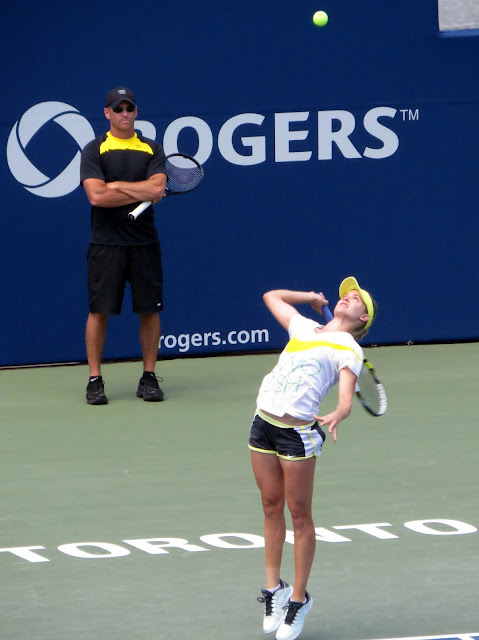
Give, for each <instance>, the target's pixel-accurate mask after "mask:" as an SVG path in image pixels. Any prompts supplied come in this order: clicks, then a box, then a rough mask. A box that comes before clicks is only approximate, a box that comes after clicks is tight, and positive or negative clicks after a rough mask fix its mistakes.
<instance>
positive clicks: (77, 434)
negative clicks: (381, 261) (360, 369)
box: [0, 343, 479, 640]
mask: <svg viewBox="0 0 479 640" xmlns="http://www.w3.org/2000/svg"><path fill="white" fill-rule="evenodd" d="M367 354H368V357H369V358H370V359H371V360H372V362H373V363H374V364H375V365H376V368H377V370H378V373H379V374H380V376H381V377H382V378H383V381H384V383H385V386H386V389H387V391H388V399H389V409H388V412H387V413H386V415H385V416H383V417H381V418H377V419H375V418H371V417H370V416H368V414H366V412H364V411H363V409H362V408H361V407H360V406H359V404H356V406H355V409H354V411H353V414H352V416H351V417H350V418H349V419H348V420H347V421H346V422H344V423H343V424H342V425H341V428H340V433H339V440H338V443H337V444H336V445H334V446H333V444H332V438H329V439H328V440H327V442H326V445H325V447H324V448H323V454H322V456H321V458H320V459H319V461H318V467H317V474H316V488H315V499H314V500H315V502H314V504H315V525H316V527H317V532H318V538H319V540H318V546H317V552H316V559H315V565H314V567H313V572H312V576H311V580H310V583H309V590H310V592H311V594H312V596H313V598H314V601H315V605H314V607H313V609H312V611H311V613H310V614H309V616H308V618H307V620H306V623H305V628H304V631H303V633H302V635H301V638H304V640H312V639H313V638H321V639H324V640H326V639H327V640H336V639H337V640H361V639H362V640H369V639H375V638H402V637H408V636H414V637H418V636H421V637H422V636H427V637H432V636H447V637H456V636H457V635H462V637H466V636H467V637H472V635H469V636H468V634H474V633H475V634H476V636H477V634H478V633H479V612H478V611H479V610H478V606H477V601H478V597H477V594H478V593H479V571H478V568H479V533H478V532H477V529H476V528H477V527H478V526H479V492H478V482H477V449H478V444H479V436H478V431H477V408H476V393H477V390H478V388H479V385H478V382H479V374H478V367H477V362H478V361H479V344H478V343H473V344H456V345H437V346H410V347H381V348H376V349H368V350H367ZM276 359H277V356H276V355H247V356H231V357H215V358H198V359H189V360H187V359H178V360H169V361H165V362H162V363H159V366H158V373H159V374H160V375H162V377H163V378H164V379H165V383H164V385H162V386H163V387H164V390H165V393H166V401H165V402H163V403H160V404H156V403H146V402H143V401H142V400H139V399H137V398H136V397H135V391H136V385H137V382H138V378H139V375H140V373H141V370H140V367H141V364H140V363H119V364H117V363H115V364H107V365H105V366H104V367H103V377H104V379H105V381H106V392H107V394H108V397H109V399H110V404H109V405H107V406H100V407H92V406H88V405H87V404H86V402H85V401H84V388H85V385H86V381H87V379H88V374H87V368H86V367H85V366H70V367H49V368H36V369H17V370H5V371H1V372H0V380H1V427H0V433H1V448H0V547H1V549H2V552H1V553H0V638H1V639H2V640H20V639H24V638H28V639H35V640H83V639H89V640H90V639H92V640H93V639H95V640H96V639H98V640H110V639H115V640H152V639H156V638H158V639H166V638H174V639H175V640H186V639H190V638H195V640H211V639H217V638H251V639H254V638H258V639H259V638H261V637H263V633H262V629H261V618H262V612H263V611H262V606H261V605H260V604H258V603H257V601H256V596H257V595H259V593H260V591H259V590H260V587H261V586H263V579H264V578H263V549H262V547H261V540H262V538H261V536H262V512H261V506H260V500H259V493H258V491H257V489H256V486H255V484H254V480H253V477H252V473H251V470H250V463H249V451H248V449H247V444H246V443H247V436H248V430H249V425H250V422H251V418H252V415H253V411H254V408H255V405H254V402H255V397H256V392H257V389H258V386H259V383H260V381H261V379H262V377H263V375H264V374H265V373H267V372H268V370H269V369H270V368H271V366H272V364H273V362H274V361H275V360H276ZM334 400H335V396H334V392H333V394H332V396H331V397H330V398H329V404H328V406H329V405H330V404H332V403H333V402H334ZM283 573H284V575H283V577H284V578H285V579H286V580H288V581H291V580H292V579H293V558H292V546H290V545H286V549H285V563H284V572H283Z"/></svg>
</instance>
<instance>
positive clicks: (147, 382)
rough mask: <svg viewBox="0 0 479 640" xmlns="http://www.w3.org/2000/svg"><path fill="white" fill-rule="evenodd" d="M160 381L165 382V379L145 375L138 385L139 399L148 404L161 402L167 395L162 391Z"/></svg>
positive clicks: (151, 374)
mask: <svg viewBox="0 0 479 640" xmlns="http://www.w3.org/2000/svg"><path fill="white" fill-rule="evenodd" d="M158 381H160V382H163V378H157V377H156V376H155V374H154V373H149V372H148V373H143V375H142V376H141V378H140V382H139V383H138V391H137V392H136V397H137V398H143V400H146V401H147V402H161V401H162V400H163V398H164V397H165V394H164V393H163V391H162V390H161V389H160V385H159V384H158Z"/></svg>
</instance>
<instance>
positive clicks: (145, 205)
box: [128, 202, 153, 220]
mask: <svg viewBox="0 0 479 640" xmlns="http://www.w3.org/2000/svg"><path fill="white" fill-rule="evenodd" d="M150 204H153V203H152V202H141V203H140V204H139V205H138V206H137V207H135V208H134V209H133V211H130V213H129V214H128V217H129V218H130V220H136V219H137V218H138V216H139V215H140V214H142V213H143V211H145V209H148V207H149V206H150Z"/></svg>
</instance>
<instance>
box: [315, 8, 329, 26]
mask: <svg viewBox="0 0 479 640" xmlns="http://www.w3.org/2000/svg"><path fill="white" fill-rule="evenodd" d="M313 22H314V24H315V25H316V26H317V27H324V25H325V24H327V23H328V14H327V13H326V11H316V13H315V14H314V16H313Z"/></svg>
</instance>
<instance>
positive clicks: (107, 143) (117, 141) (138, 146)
mask: <svg viewBox="0 0 479 640" xmlns="http://www.w3.org/2000/svg"><path fill="white" fill-rule="evenodd" d="M108 151H143V153H149V154H150V155H153V149H152V148H151V147H150V145H149V144H147V143H146V142H142V141H141V140H140V139H139V138H138V136H137V134H136V133H135V135H134V136H133V138H127V139H126V140H123V139H122V138H115V137H114V136H112V135H111V133H110V132H109V131H108V133H107V134H106V140H104V141H103V142H102V143H101V145H100V154H102V153H107V152H108Z"/></svg>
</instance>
